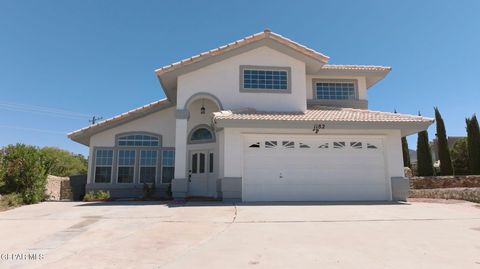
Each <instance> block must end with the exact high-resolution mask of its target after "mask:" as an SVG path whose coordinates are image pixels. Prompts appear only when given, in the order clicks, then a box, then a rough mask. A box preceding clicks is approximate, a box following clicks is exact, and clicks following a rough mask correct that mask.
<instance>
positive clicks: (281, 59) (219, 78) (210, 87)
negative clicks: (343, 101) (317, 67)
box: [177, 47, 306, 111]
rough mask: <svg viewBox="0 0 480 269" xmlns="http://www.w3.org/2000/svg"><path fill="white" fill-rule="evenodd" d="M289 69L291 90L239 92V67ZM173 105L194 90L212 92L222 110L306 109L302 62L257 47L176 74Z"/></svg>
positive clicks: (268, 49) (186, 97)
mask: <svg viewBox="0 0 480 269" xmlns="http://www.w3.org/2000/svg"><path fill="white" fill-rule="evenodd" d="M241 65H258V66H276V67H290V68H291V90H292V92H291V93H261V92H258V93H246V92H240V85H239V83H240V66H241ZM177 85H178V86H177V108H179V109H183V108H184V105H185V102H186V101H187V100H188V98H189V97H190V96H192V95H194V94H196V93H198V92H208V93H211V94H213V95H215V96H216V97H217V98H219V99H220V101H221V102H222V104H223V107H224V109H239V108H247V107H248V108H255V109H257V110H264V111H304V110H305V109H306V92H305V88H306V85H305V64H304V63H303V62H301V61H299V60H297V59H295V58H292V57H290V56H288V55H285V54H283V53H280V52H278V51H276V50H273V49H271V48H269V47H260V48H256V49H253V50H251V51H248V52H245V53H243V54H240V55H236V56H233V57H231V58H228V59H225V60H223V61H220V62H217V63H214V64H211V65H208V66H206V67H204V68H201V69H199V70H196V71H192V72H190V73H187V74H184V75H182V76H180V77H178V81H177Z"/></svg>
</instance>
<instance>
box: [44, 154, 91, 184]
mask: <svg viewBox="0 0 480 269" xmlns="http://www.w3.org/2000/svg"><path fill="white" fill-rule="evenodd" d="M40 152H41V153H42V154H43V155H44V156H45V157H46V158H47V159H49V161H50V162H51V164H52V167H51V168H50V175H54V176H59V177H68V176H74V175H86V174H87V166H88V164H87V159H86V158H85V157H84V156H83V155H81V154H74V153H72V152H69V151H66V150H63V149H59V148H55V147H44V148H41V149H40Z"/></svg>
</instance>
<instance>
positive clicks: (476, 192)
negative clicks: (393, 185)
mask: <svg viewBox="0 0 480 269" xmlns="http://www.w3.org/2000/svg"><path fill="white" fill-rule="evenodd" d="M409 198H433V199H455V200H464V201H470V202H474V203H480V188H444V189H420V190H410V195H409Z"/></svg>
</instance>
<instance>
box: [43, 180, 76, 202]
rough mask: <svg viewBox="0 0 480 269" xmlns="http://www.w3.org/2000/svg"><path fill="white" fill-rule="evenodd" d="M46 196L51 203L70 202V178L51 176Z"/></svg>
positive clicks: (46, 187)
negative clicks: (66, 200)
mask: <svg viewBox="0 0 480 269" xmlns="http://www.w3.org/2000/svg"><path fill="white" fill-rule="evenodd" d="M45 195H46V196H47V200H49V201H60V200H65V199H68V200H70V199H71V198H72V190H71V188H70V178H68V177H57V176H52V175H49V176H48V177H47V185H46V186H45Z"/></svg>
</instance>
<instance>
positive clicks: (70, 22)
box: [0, 0, 480, 155]
mask: <svg viewBox="0 0 480 269" xmlns="http://www.w3.org/2000/svg"><path fill="white" fill-rule="evenodd" d="M479 10H480V1H382V0H378V1H355V0H352V1H343V0H340V1H301V0H296V1H291V0H290V1H279V0H276V1H248V0H243V1H159V0H157V1H149V0H143V1H133V0H131V1H122V0H114V1H113V0H102V1H98V0H82V1H78V0H77V1H70V0H58V1H57V0H45V1H36V0H0V146H4V145H8V144H15V143H26V144H32V145H36V146H56V147H60V148H64V149H67V150H69V151H72V152H75V153H81V154H84V155H86V154H87V152H88V149H87V147H86V146H83V145H80V144H78V143H75V142H73V141H71V140H69V139H68V138H67V136H66V133H68V132H70V131H73V130H77V129H79V128H82V127H85V126H88V124H89V119H90V118H91V117H92V116H94V115H95V116H102V117H104V118H109V117H112V116H115V115H117V114H120V113H123V112H126V111H128V110H130V109H132V108H136V107H139V106H142V105H144V104H147V103H150V102H153V101H155V100H158V99H161V98H163V97H164V93H163V90H162V88H161V86H160V84H159V82H158V79H157V78H156V76H155V74H154V70H155V69H156V68H159V67H161V66H164V65H167V64H170V63H173V62H176V61H178V60H181V59H183V58H187V57H190V56H192V55H195V54H198V53H200V52H203V51H206V50H209V49H212V48H215V47H218V46H221V45H223V44H227V43H229V42H231V41H235V40H238V39H241V38H243V37H245V36H248V35H251V34H254V33H257V32H260V31H262V30H263V29H265V28H269V29H271V30H272V31H274V32H277V33H279V34H281V35H284V36H286V37H288V38H291V39H293V40H295V41H297V42H299V43H301V44H304V45H306V46H308V47H311V48H313V49H315V50H317V51H320V52H322V53H323V54H326V55H328V56H330V63H331V64H370V65H387V66H391V67H392V68H393V69H392V71H391V72H390V74H389V75H388V76H387V77H386V78H385V79H384V80H383V81H381V82H379V83H378V84H376V85H375V86H373V87H372V88H370V89H369V92H368V95H369V107H370V109H372V110H381V111H393V110H397V111H398V112H400V113H409V114H417V113H418V112H419V111H420V112H421V114H422V115H424V116H430V117H432V116H433V107H434V106H438V107H439V108H440V111H441V113H442V115H443V118H444V120H445V124H446V127H447V134H448V135H449V136H461V135H465V117H469V116H471V115H472V114H473V113H479V112H480V109H479V105H478V104H479V100H480V86H479V80H480V68H479V67H478V64H479V63H480V49H479V48H480V16H479V15H478V11H479ZM429 134H430V137H431V138H433V136H434V134H435V128H434V126H432V127H430V129H429ZM408 139H409V144H410V148H413V149H414V148H415V147H416V144H415V143H416V142H415V141H416V135H411V136H409V138H408Z"/></svg>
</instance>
